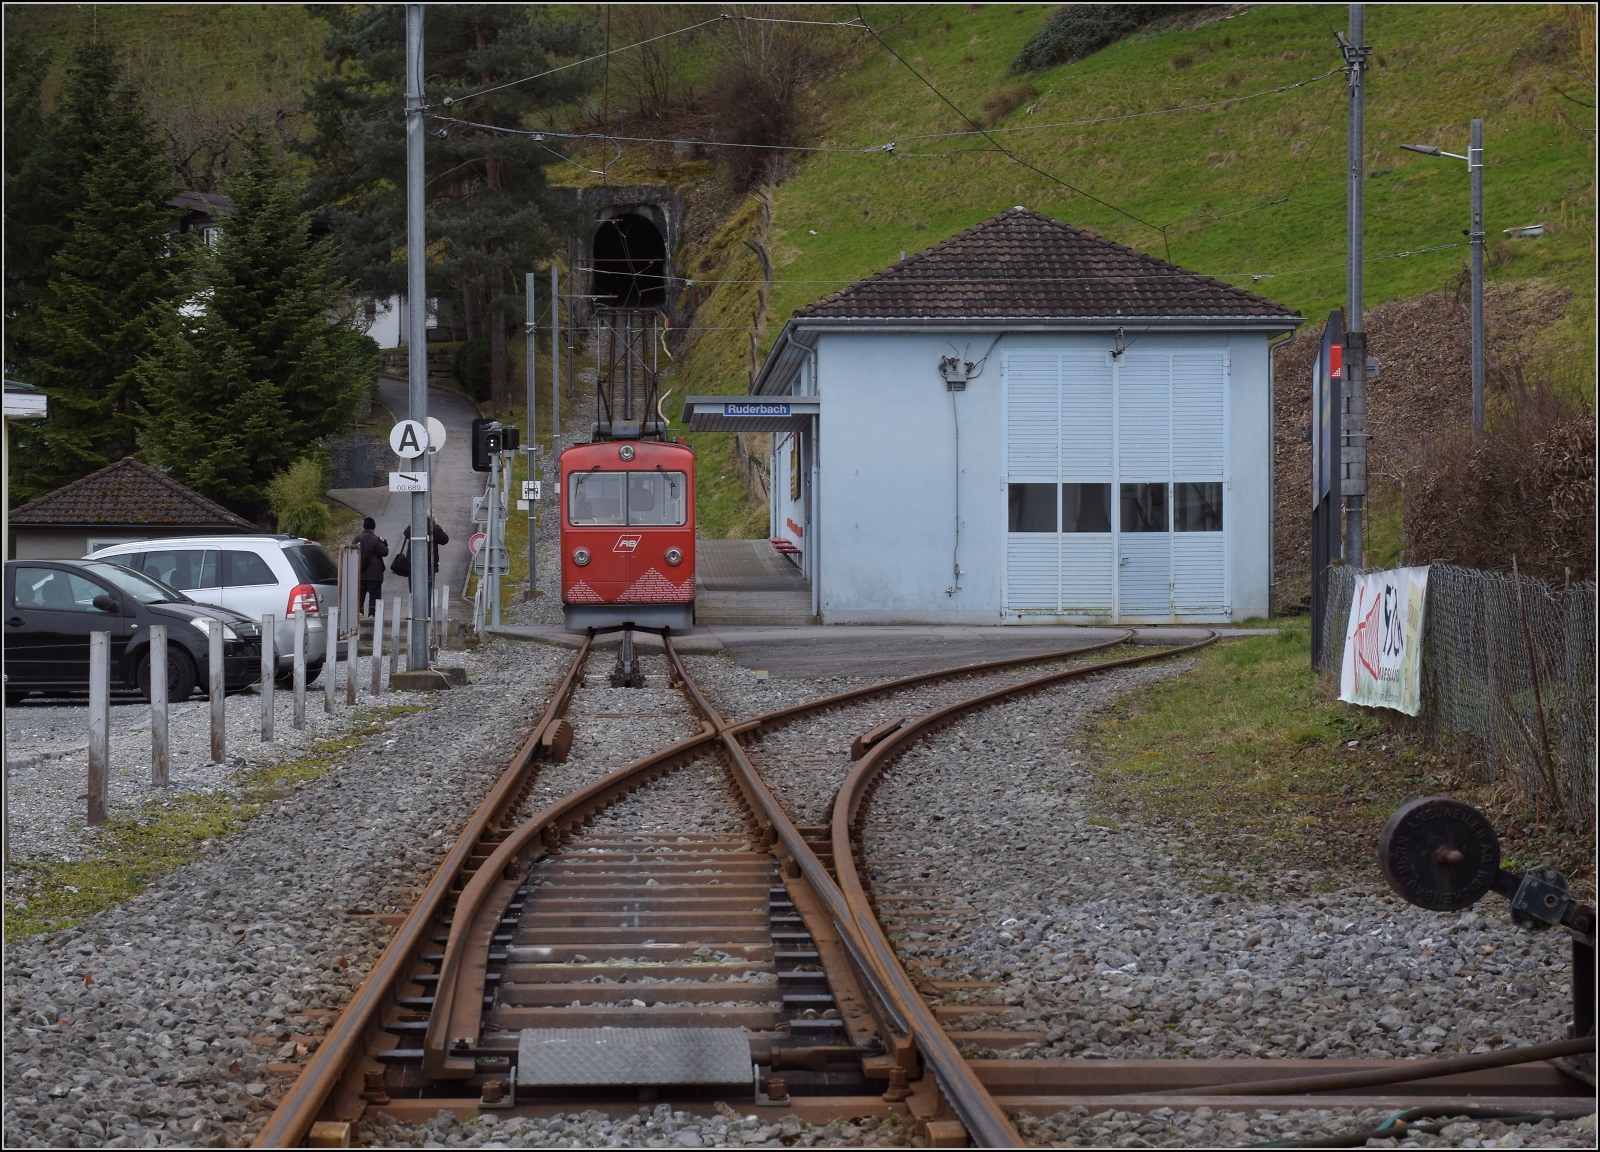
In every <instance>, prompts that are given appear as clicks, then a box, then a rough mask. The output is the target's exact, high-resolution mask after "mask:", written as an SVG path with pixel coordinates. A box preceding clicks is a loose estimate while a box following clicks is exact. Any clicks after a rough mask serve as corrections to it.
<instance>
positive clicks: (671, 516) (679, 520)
mask: <svg viewBox="0 0 1600 1152" xmlns="http://www.w3.org/2000/svg"><path fill="white" fill-rule="evenodd" d="M627 477H628V526H629V527H630V528H647V527H650V528H667V527H677V526H679V525H681V524H683V523H685V522H686V521H687V520H688V501H687V500H686V499H685V496H686V493H687V490H688V487H689V483H688V476H687V475H686V474H685V473H682V472H629V473H627Z"/></svg>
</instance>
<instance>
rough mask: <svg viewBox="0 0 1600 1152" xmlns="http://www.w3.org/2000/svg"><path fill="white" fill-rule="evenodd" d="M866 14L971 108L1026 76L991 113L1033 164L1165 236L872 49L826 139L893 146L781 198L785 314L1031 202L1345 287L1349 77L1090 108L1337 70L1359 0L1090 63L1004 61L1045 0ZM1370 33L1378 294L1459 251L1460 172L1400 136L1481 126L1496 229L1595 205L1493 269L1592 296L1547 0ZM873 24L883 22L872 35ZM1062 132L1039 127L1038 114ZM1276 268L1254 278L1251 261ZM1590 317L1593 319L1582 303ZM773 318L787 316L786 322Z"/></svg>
mask: <svg viewBox="0 0 1600 1152" xmlns="http://www.w3.org/2000/svg"><path fill="white" fill-rule="evenodd" d="M863 11H864V13H865V15H866V18H867V20H868V22H869V23H871V24H872V25H873V27H874V28H875V29H876V30H877V31H878V32H879V34H880V35H881V36H882V38H883V39H884V40H885V41H886V42H887V43H888V44H889V45H890V46H892V47H893V49H894V50H895V51H896V52H897V53H899V54H900V56H902V57H904V59H905V61H906V62H907V63H908V64H909V65H910V66H911V68H914V69H915V70H916V71H917V72H919V73H921V75H922V76H923V77H925V78H926V79H927V80H928V81H929V82H931V83H932V84H933V85H934V86H936V87H937V88H938V89H939V91H940V92H942V93H943V94H944V95H945V96H947V97H949V99H950V100H951V101H952V102H953V103H954V104H955V105H956V106H957V107H959V108H960V109H961V110H962V111H963V112H965V113H966V114H967V115H969V116H972V117H973V118H974V119H979V118H980V117H981V115H982V113H981V109H982V107H983V106H984V104H985V100H986V98H987V97H990V96H991V94H994V93H995V92H996V90H997V89H1000V88H1003V87H1004V86H1006V85H1013V84H1018V83H1025V84H1027V85H1031V86H1032V87H1033V88H1034V89H1035V91H1036V93H1037V94H1036V95H1034V96H1032V97H1029V98H1027V99H1026V100H1024V101H1023V102H1022V103H1021V104H1020V105H1019V106H1018V107H1017V108H1016V109H1015V110H1014V111H1012V112H1011V113H1010V115H1009V116H1007V117H1006V118H1005V119H1003V120H1002V121H1000V122H999V123H998V124H997V125H996V128H997V129H1000V130H1002V131H998V132H996V134H995V136H996V139H997V140H999V141H1001V142H1002V143H1003V144H1004V145H1005V147H1007V148H1008V149H1010V150H1012V151H1013V152H1015V153H1016V154H1017V155H1018V156H1020V157H1023V158H1024V159H1026V160H1028V161H1029V162H1030V163H1032V164H1035V165H1037V166H1038V167H1040V168H1042V169H1044V170H1045V171H1047V172H1050V173H1052V174H1054V175H1056V176H1057V177H1059V178H1060V179H1061V180H1063V181H1065V182H1067V183H1069V184H1072V185H1074V186H1075V187H1077V188H1079V189H1082V190H1083V191H1084V192H1087V193H1089V194H1091V195H1093V196H1095V197H1098V198H1099V199H1101V200H1103V201H1106V202H1108V203H1109V204H1111V205H1115V206H1116V207H1117V208H1120V209H1121V210H1122V211H1123V212H1126V213H1128V214H1130V215H1132V216H1136V217H1139V218H1140V219H1142V220H1144V221H1148V222H1150V223H1151V224H1155V225H1159V226H1161V227H1163V228H1165V230H1166V231H1165V239H1163V235H1162V233H1161V232H1159V231H1157V230H1156V229H1154V228H1152V227H1149V226H1147V225H1146V224H1141V223H1138V222H1136V221H1135V220H1132V219H1129V218H1128V216H1125V215H1122V214H1120V213H1119V212H1117V211H1114V210H1112V209H1111V208H1108V207H1106V206H1105V205H1103V204H1099V203H1096V202H1095V201H1094V200H1091V199H1089V198H1087V197H1086V196H1083V195H1079V194H1076V193H1074V192H1072V191H1069V190H1068V189H1067V188H1065V187H1062V186H1061V185H1060V184H1057V183H1054V182H1052V181H1051V180H1048V179H1046V178H1045V177H1042V176H1039V175H1037V174H1035V173H1033V172H1030V171H1028V170H1027V169H1026V168H1024V167H1022V166H1021V165H1019V164H1017V163H1015V162H1013V161H1011V160H1010V159H1008V158H1006V157H1005V156H1004V155H1003V154H1001V153H1000V152H998V151H996V150H994V149H993V148H992V146H991V145H989V144H988V143H987V142H986V141H985V140H984V139H983V138H982V137H981V136H973V135H969V136H947V137H942V138H933V139H918V137H921V136H925V135H926V134H929V133H941V132H954V131H970V126H969V125H967V124H965V123H963V122H962V121H961V119H960V118H959V117H958V116H957V115H956V113H955V112H953V111H952V110H951V109H950V107H949V106H947V105H946V104H945V103H943V102H942V101H941V100H940V98H939V97H938V96H937V95H935V93H934V92H932V91H931V90H930V89H929V87H928V86H927V85H925V84H924V83H923V81H922V80H920V79H918V78H917V76H915V75H913V74H912V71H911V68H908V67H907V66H906V65H905V64H902V63H900V62H899V61H897V60H895V59H894V58H893V57H892V56H891V55H890V54H889V52H888V51H886V50H884V49H883V48H880V47H878V46H876V45H875V44H874V45H873V46H872V51H870V52H868V53H866V54H865V55H864V56H863V57H862V62H861V64H860V65H859V66H857V67H855V68H853V69H852V70H851V71H850V72H849V73H848V74H846V75H844V76H842V77H840V78H839V79H837V80H835V81H833V82H831V83H830V84H828V85H826V86H824V87H823V88H822V89H821V90H820V91H818V92H817V93H816V97H817V100H818V105H819V109H820V110H821V111H822V112H824V113H825V114H826V115H827V116H828V120H827V127H826V130H825V132H824V134H823V136H824V138H823V139H822V140H821V141H820V143H822V144H824V145H826V146H830V147H849V148H859V147H869V146H873V145H882V144H886V143H889V142H894V143H895V150H894V152H893V153H892V154H891V153H885V152H875V153H870V154H851V153H818V154H811V155H809V156H807V157H806V158H805V159H804V161H803V164H802V166H801V167H800V170H799V172H798V174H797V175H796V176H795V177H794V178H792V179H790V180H788V181H786V182H785V183H784V184H783V185H782V186H781V187H780V188H779V189H778V190H777V193H776V195H775V197H774V203H773V218H774V228H773V234H774V237H775V240H776V241H777V243H776V245H775V248H776V251H775V258H776V263H777V264H778V265H779V267H780V271H779V272H778V279H779V283H778V284H777V286H776V287H775V291H774V301H773V312H774V314H775V315H776V316H777V317H780V318H781V317H783V316H786V315H787V314H788V313H789V311H791V310H792V309H793V308H795V307H796V306H798V305H801V304H804V303H807V302H808V301H810V300H813V299H815V298H816V297H818V296H821V295H823V294H825V293H826V292H828V291H831V290H833V289H834V288H837V287H840V286H842V285H844V284H847V283H850V282H852V281H854V280H856V279H859V278H860V277H862V276H865V275H867V274H870V273H871V272H873V271H876V270H878V269H880V268H883V267H886V266H887V265H889V264H892V263H893V262H894V261H895V259H896V258H897V256H898V254H899V252H900V251H901V250H906V251H911V252H915V251H918V250H920V249H922V248H924V247H927V246H928V245H930V244H933V243H936V242H937V241H939V240H942V239H944V238H945V237H946V236H948V235H950V234H951V233H953V232H955V231H958V230H960V229H962V228H965V227H967V226H969V225H971V224H974V223H976V222H978V221H980V220H983V219H985V218H987V217H989V216H991V215H993V214H994V213H996V212H999V211H1003V210H1004V209H1006V208H1009V207H1011V206H1012V205H1013V204H1023V205H1026V206H1028V207H1030V208H1034V209H1036V210H1038V211H1041V212H1045V213H1048V214H1050V215H1053V216H1056V217H1058V218H1060V219H1063V220H1066V221H1068V222H1069V223H1072V224H1077V225H1081V226H1084V227H1088V228H1091V229H1093V230H1095V231H1096V232H1098V233H1100V234H1102V235H1104V236H1107V237H1108V238H1111V239H1114V240H1117V241H1119V242H1121V243H1124V244H1128V245H1131V246H1134V247H1137V248H1140V249H1143V250H1145V251H1147V252H1150V253H1153V254H1155V255H1158V256H1164V255H1167V253H1168V251H1169V250H1170V258H1171V259H1172V260H1173V261H1174V262H1176V263H1178V264H1181V265H1183V266H1184V267H1186V268H1190V269H1193V270H1195V271H1198V272H1204V273H1207V274H1209V275H1213V276H1217V277H1218V278H1219V279H1224V280H1227V281H1229V282H1230V283H1234V284H1241V285H1244V286H1247V287H1252V288H1254V289H1255V290H1256V291H1258V292H1260V293H1262V294H1263V295H1266V296H1270V297H1272V298H1274V299H1277V300H1280V301H1282V302H1284V303H1286V304H1288V305H1290V306H1291V307H1294V308H1297V309H1300V310H1301V311H1303V312H1305V313H1306V314H1307V315H1308V316H1311V315H1320V314H1322V313H1325V312H1326V310H1327V309H1329V308H1331V307H1334V306H1337V305H1339V304H1340V303H1342V299H1343V295H1344V287H1343V285H1344V271H1343V268H1342V265H1343V261H1344V244H1345V180H1344V157H1345V116H1346V113H1345V107H1346V101H1345V83H1344V78H1343V76H1342V75H1334V76H1330V77H1328V78H1327V79H1324V80H1322V81H1320V82H1318V83H1315V84H1309V85H1306V86H1304V87H1300V88H1297V89H1294V90H1292V91H1288V92H1283V93H1274V94H1270V95H1264V96H1259V97H1257V98H1254V99H1247V100H1242V101H1239V102H1236V103H1230V104H1225V105H1222V106H1220V107H1215V108H1211V109H1207V110H1203V111H1193V112H1175V113H1171V114H1168V115H1159V116H1144V117H1140V118H1134V119H1120V120H1118V119H1112V120H1109V121H1106V122H1102V123H1098V124H1088V123H1081V122H1082V121H1088V120H1097V119H1104V118H1109V117H1131V116H1135V115H1136V114H1138V113H1146V112H1152V111H1157V110H1160V109H1166V108H1174V107H1178V106H1183V105H1191V104H1198V103H1205V102H1210V101H1218V100H1224V99H1228V98H1235V97H1241V96H1249V95H1251V94H1254V93H1260V92H1271V90H1273V89H1276V88H1278V87H1281V86H1284V85H1290V84H1296V83H1299V82H1301V81H1305V80H1307V79H1309V78H1310V77H1312V76H1315V75H1317V74H1319V73H1323V72H1326V71H1328V70H1330V69H1334V68H1337V67H1339V65H1340V63H1341V59H1340V56H1339V53H1338V47H1337V44H1336V43H1335V40H1334V37H1333V29H1334V28H1335V27H1342V26H1343V23H1344V18H1345V16H1344V9H1343V8H1330V7H1327V6H1310V5H1295V6H1290V5H1284V6H1278V5H1265V6H1261V7H1257V8H1251V9H1246V10H1236V9H1216V10H1214V12H1216V13H1222V12H1228V11H1231V12H1234V14H1233V15H1231V16H1229V17H1228V18H1226V19H1213V20H1212V21H1211V22H1209V23H1205V24H1203V25H1201V26H1199V27H1189V28H1173V29H1169V30H1166V31H1159V32H1155V33H1143V34H1135V35H1134V36H1132V37H1130V38H1128V39H1126V40H1124V41H1122V42H1121V43H1118V44H1115V45H1113V46H1111V47H1109V48H1107V49H1105V50H1103V51H1101V52H1099V53H1097V54H1095V55H1094V56H1091V57H1089V58H1088V59H1086V60H1083V61H1081V62H1079V63H1076V64H1072V65H1067V66H1064V67H1059V68H1056V69H1053V70H1050V71H1046V72H1041V73H1032V74H1028V75H1026V76H1022V77H1016V76H1012V75H1010V74H1009V73H1008V66H1009V64H1010V61H1011V60H1012V59H1013V57H1015V56H1016V54H1017V51H1018V49H1019V48H1020V47H1021V46H1022V44H1023V43H1024V42H1026V40H1027V39H1028V37H1029V36H1031V35H1032V34H1033V32H1034V31H1035V30H1036V29H1037V28H1038V27H1039V25H1040V23H1041V22H1042V20H1043V18H1044V16H1045V15H1046V14H1047V12H1048V11H1049V10H1048V9H1045V8H1041V7H1038V6H1031V5H1030V6H1015V5H986V6H978V5H968V6H966V7H965V8H963V7H958V6H943V5H941V6H930V7H898V6H883V5H880V6H866V7H864V8H863ZM1367 27H1368V37H1367V38H1368V41H1369V43H1370V44H1371V45H1372V46H1373V48H1374V49H1375V57H1374V60H1373V67H1372V70H1371V72H1370V73H1369V77H1370V83H1369V88H1368V97H1367V127H1366V139H1367V169H1368V172H1369V173H1370V174H1372V179H1371V180H1370V181H1369V183H1368V185H1367V193H1366V202H1367V225H1366V228H1367V231H1366V246H1367V247H1366V251H1367V257H1368V261H1369V263H1368V265H1367V303H1368V305H1369V306H1375V305H1378V304H1381V303H1383V302H1385V301H1388V300H1395V299H1407V298H1410V297H1413V296H1416V295H1420V294H1422V293H1424V292H1428V291H1432V290H1436V289H1438V288H1440V287H1442V286H1443V285H1444V283H1445V282H1446V281H1448V280H1449V279H1450V277H1451V276H1452V275H1453V274H1454V273H1455V270H1456V269H1457V268H1459V267H1460V265H1461V263H1462V261H1463V260H1464V259H1465V257H1466V249H1465V248H1464V247H1461V248H1454V249H1447V250H1444V251H1439V252H1433V253H1427V254H1423V255H1417V256H1409V257H1403V258H1396V259H1377V258H1378V257H1382V256H1385V255H1388V254H1390V253H1397V252H1402V251H1415V250H1416V249H1421V248H1429V247H1433V246H1435V245H1442V244H1455V243H1459V242H1461V241H1463V240H1464V239H1465V238H1464V237H1463V236H1462V230H1463V229H1464V228H1465V227H1466V225H1467V222H1468V184H1467V172H1466V166H1465V165H1464V164H1463V163H1461V162H1460V161H1456V160H1447V159H1435V158H1430V157H1424V156H1419V155H1416V154H1414V153H1409V152H1402V151H1401V150H1400V145H1401V143H1403V142H1422V143H1434V144H1438V145H1441V146H1443V147H1445V148H1447V149H1450V150H1453V151H1464V150H1465V144H1466V140H1467V130H1468V121H1469V120H1470V119H1471V118H1472V117H1473V116H1481V117H1483V118H1484V120H1485V152H1486V156H1487V171H1486V180H1485V202H1486V206H1485V207H1486V222H1487V226H1488V229H1489V233H1490V236H1491V238H1492V239H1498V238H1499V236H1500V229H1502V228H1506V227H1510V226H1513V225H1521V224H1528V223H1532V222H1534V221H1539V220H1543V221H1546V222H1559V221H1560V220H1562V219H1563V217H1565V218H1566V219H1568V220H1569V222H1570V221H1571V220H1572V219H1573V218H1575V217H1576V218H1579V219H1580V220H1582V221H1584V222H1586V223H1587V227H1586V228H1580V229H1571V228H1568V229H1565V230H1563V229H1561V228H1560V227H1559V226H1558V227H1557V228H1555V229H1553V230H1552V231H1553V234H1551V235H1547V236H1545V237H1544V238H1542V239H1540V240H1533V241H1520V242H1518V243H1517V244H1516V245H1515V246H1514V247H1513V250H1512V252H1510V253H1509V254H1503V257H1504V259H1503V262H1501V264H1500V266H1498V267H1496V268H1495V269H1494V272H1493V275H1494V276H1497V277H1512V278H1524V277H1530V276H1543V277H1550V278H1553V279H1556V280H1558V281H1561V282H1563V283H1567V284H1570V285H1571V286H1572V287H1573V288H1574V289H1575V290H1576V291H1577V292H1578V293H1579V296H1580V297H1581V299H1582V300H1583V301H1584V302H1585V304H1587V303H1588V302H1592V300H1593V279H1594V256H1593V252H1592V236H1593V231H1592V222H1593V177H1592V156H1591V155H1590V152H1589V149H1588V148H1587V147H1585V146H1584V143H1583V142H1582V141H1580V140H1577V139H1571V140H1569V139H1566V138H1564V136H1563V133H1562V131H1561V130H1560V128H1559V126H1558V125H1557V123H1556V122H1555V120H1554V118H1553V116H1552V112H1553V109H1554V108H1555V107H1556V106H1557V105H1559V104H1562V103H1564V102H1565V101H1564V98H1563V97H1562V96H1561V95H1560V94H1559V93H1557V92H1556V91H1555V86H1556V85H1558V84H1562V85H1567V86H1570V84H1571V82H1572V78H1571V76H1570V74H1569V73H1568V72H1567V71H1566V69H1567V68H1568V67H1569V66H1575V63H1576V52H1577V46H1576V37H1575V36H1572V35H1570V34H1569V33H1567V32H1565V31H1564V29H1565V27H1566V26H1565V25H1564V23H1562V20H1561V18H1560V17H1558V16H1555V15H1552V11H1551V9H1550V8H1549V7H1546V6H1534V5H1512V6H1488V5H1469V6H1445V5H1402V6H1370V7H1369V8H1368V25H1367ZM861 35H862V36H866V35H867V33H864V32H863V33H861ZM1062 122H1066V124H1067V126H1064V127H1052V128H1040V129H1039V130H1027V131H1012V130H1013V129H1032V128H1033V127H1034V126H1036V125H1046V124H1058V123H1062ZM1258 276H1259V277H1261V279H1255V277H1258ZM1582 311H1584V312H1587V311H1589V309H1588V307H1587V306H1585V307H1584V308H1583V309H1582ZM775 331H776V325H775V326H774V332H775Z"/></svg>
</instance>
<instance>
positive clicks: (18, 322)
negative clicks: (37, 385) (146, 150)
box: [5, 36, 126, 375]
mask: <svg viewBox="0 0 1600 1152" xmlns="http://www.w3.org/2000/svg"><path fill="white" fill-rule="evenodd" d="M28 45H29V40H28V39H27V38H25V37H23V36H17V37H15V38H14V39H13V38H11V37H7V40H6V45H5V52H6V65H5V67H6V93H5V109H6V112H5V115H6V121H5V123H6V131H5V165H6V168H5V172H6V227H5V286H6V320H7V325H6V359H7V362H8V363H10V364H12V365H15V366H17V367H18V368H19V369H20V370H21V371H22V373H23V374H24V375H26V367H25V366H26V361H27V358H28V354H29V350H30V349H31V347H32V346H33V344H34V342H35V341H36V340H37V338H38V335H39V332H38V325H37V324H36V323H33V322H32V321H33V319H34V312H35V310H36V309H37V308H38V306H39V305H40V304H41V303H42V302H43V297H44V286H45V283H46V281H47V280H48V279H49V275H50V262H51V260H53V259H54V258H55V257H56V255H57V254H58V253H60V251H61V250H62V248H64V247H65V246H66V242H67V236H68V235H69V234H70V232H71V230H72V226H73V220H74V218H75V216H76V214H77V213H78V211H79V210H80V209H81V208H82V207H83V205H84V199H85V196H86V193H87V185H88V177H89V171H90V169H91V168H92V167H93V166H94V161H95V159H96V157H98V156H99V155H100V153H101V152H102V151H103V150H104V148H105V145H106V139H107V131H108V126H109V125H110V123H111V122H112V120H113V119H114V116H113V113H114V110H115V109H114V105H115V104H116V103H117V102H118V101H120V100H122V99H123V97H124V96H125V95H126V89H123V88H121V87H120V85H119V80H120V75H121V74H120V70H119V69H118V67H117V63H116V51H115V49H114V48H113V46H112V45H111V44H110V43H108V42H106V41H104V40H99V41H86V42H84V43H83V44H81V45H79V47H78V48H77V50H76V51H75V52H74V53H73V58H72V65H71V67H70V68H69V70H68V72H67V78H66V84H65V88H64V90H63V92H62V96H61V100H60V102H59V103H58V105H57V106H56V108H55V110H54V111H53V112H52V113H51V114H50V115H49V116H46V115H44V114H43V112H42V111H41V108H40V102H39V90H40V87H41V86H42V84H43V82H44V77H45V73H46V71H47V70H48V67H49V63H50V56H49V53H48V52H47V51H44V52H32V51H30V50H29V48H28Z"/></svg>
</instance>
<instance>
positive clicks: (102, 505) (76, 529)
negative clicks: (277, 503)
mask: <svg viewBox="0 0 1600 1152" xmlns="http://www.w3.org/2000/svg"><path fill="white" fill-rule="evenodd" d="M10 529H11V533H10V534H11V548H12V557H13V558H14V559H17V560H45V559H65V558H71V557H77V556H86V555H88V554H89V553H90V552H93V551H95V550H97V549H100V548H108V547H110V546H111V545H113V544H128V543H132V542H133V541H135V540H155V539H161V538H165V537H168V536H216V535H220V534H223V533H233V532H260V531H261V529H260V528H258V527H257V526H256V525H254V524H252V523H250V521H248V520H246V519H245V518H244V517H243V516H237V515H235V514H234V513H232V512H229V511H228V510H227V509H226V508H224V507H223V506H222V505H221V504H218V503H217V502H216V501H214V500H208V499H207V498H206V497H204V496H202V495H200V493H198V492H196V491H194V490H193V489H192V488H187V487H185V486H184V485H182V484H180V483H178V482H177V481H176V480H174V479H173V478H172V477H170V476H168V475H167V474H166V473H165V472H162V471H161V470H160V469H159V468H152V467H151V466H150V465H149V464H146V463H145V462H144V461H142V460H135V459H134V458H133V457H131V456H126V457H124V458H123V459H121V460H118V461H117V462H116V463H115V464H108V465H106V466H105V467H104V468H102V469H100V470H99V471H98V472H91V473H89V475H87V476H85V477H83V478H82V479H81V480H74V481H73V482H72V483H70V484H65V485H63V486H61V487H60V488H57V489H56V490H55V491H54V492H47V493H45V495H43V496H40V497H39V498H38V499H37V500H30V501H29V502H28V503H26V504H23V505H21V506H20V507H17V508H13V509H12V510H11V519H10Z"/></svg>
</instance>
